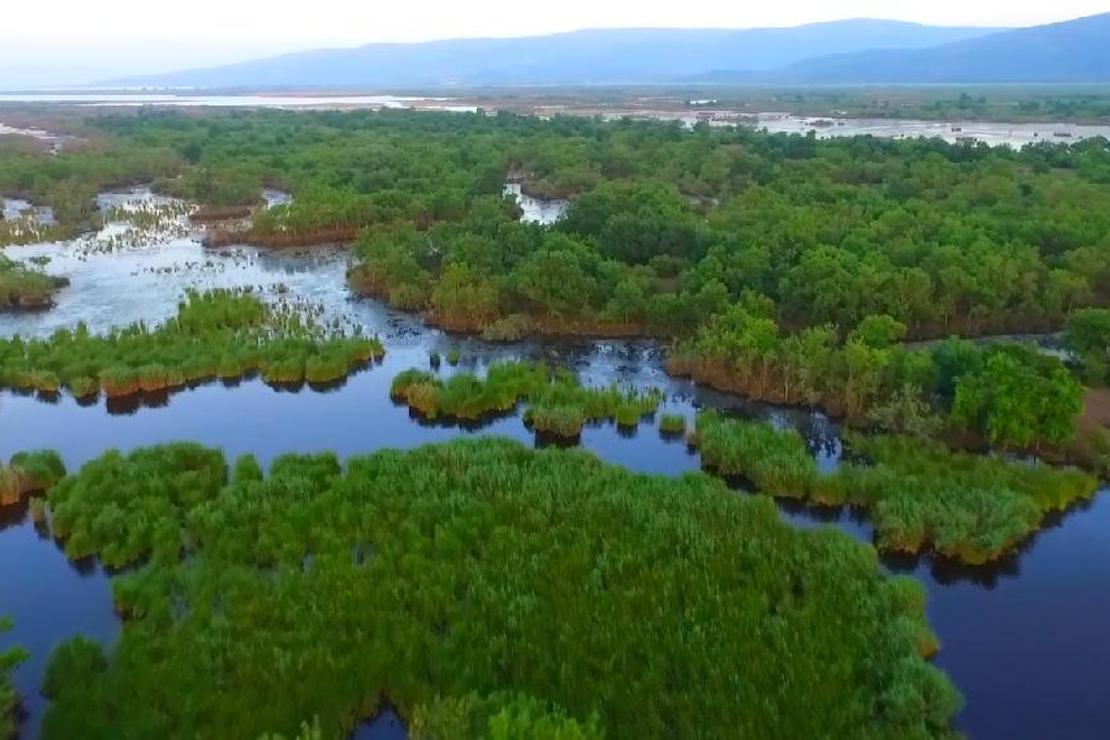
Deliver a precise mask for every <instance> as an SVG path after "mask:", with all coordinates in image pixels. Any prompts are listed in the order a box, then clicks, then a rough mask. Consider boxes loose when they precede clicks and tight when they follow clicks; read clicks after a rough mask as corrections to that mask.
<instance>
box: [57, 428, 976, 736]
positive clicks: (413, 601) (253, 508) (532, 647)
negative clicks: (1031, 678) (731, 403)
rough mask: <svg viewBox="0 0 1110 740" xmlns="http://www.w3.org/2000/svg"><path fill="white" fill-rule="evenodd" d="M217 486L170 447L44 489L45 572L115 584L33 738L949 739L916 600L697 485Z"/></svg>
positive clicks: (294, 464)
mask: <svg viewBox="0 0 1110 740" xmlns="http://www.w3.org/2000/svg"><path fill="white" fill-rule="evenodd" d="M233 467H234V471H233V472H232V473H231V474H230V479H229V480H225V477H226V476H228V473H227V469H228V466H227V464H226V463H225V462H224V460H223V458H222V456H221V455H220V453H218V452H216V451H212V450H206V449H203V448H200V447H197V446H195V445H171V446H165V447H156V448H150V449H146V450H140V451H136V452H133V453H131V454H130V455H126V456H124V455H120V454H119V453H109V454H108V455H106V456H104V457H103V458H101V459H99V460H96V461H94V462H92V463H89V464H88V465H86V466H85V467H84V468H83V469H82V470H81V471H80V472H79V473H77V474H75V475H74V476H72V477H70V478H66V479H64V480H63V481H62V482H61V483H59V484H58V485H56V486H54V487H53V488H52V489H51V491H50V493H49V502H50V506H51V508H52V509H53V512H54V516H53V521H54V523H55V526H60V527H61V528H62V529H61V531H55V535H64V537H65V543H66V548H67V552H69V554H71V555H73V556H78V555H81V554H97V555H99V556H100V557H102V558H104V559H105V560H106V562H111V563H113V564H116V565H122V564H127V563H131V564H134V563H142V565H140V566H138V567H137V568H135V569H133V570H130V571H129V572H127V573H126V574H124V575H119V576H116V577H115V578H114V579H113V593H114V597H115V602H116V605H117V608H118V609H119V611H120V612H121V613H122V614H124V615H125V616H126V621H125V624H124V628H123V631H122V633H121V635H120V637H119V638H118V639H117V640H116V642H115V644H114V645H113V646H112V647H111V648H110V650H109V651H108V652H107V653H103V652H102V650H101V648H100V647H99V646H97V645H96V644H95V643H91V642H89V641H87V640H84V639H83V638H76V639H74V640H72V641H70V642H68V643H64V644H62V645H61V646H60V647H59V648H58V649H57V650H56V652H55V654H54V656H53V659H52V661H51V664H50V667H49V670H48V672H47V681H46V685H45V687H44V689H45V691H46V692H47V694H48V695H49V696H50V697H51V698H52V699H53V703H52V704H51V706H50V708H49V710H48V713H47V715H46V717H45V719H44V722H43V726H42V730H43V736H44V737H45V738H48V739H51V738H69V737H74V736H82V737H106V736H112V737H135V736H139V735H142V736H158V737H197V736H211V735H225V736H228V737H242V738H257V737H259V736H260V735H262V734H263V733H282V734H285V735H286V736H292V735H295V734H296V732H297V730H298V728H300V727H301V726H302V722H303V721H304V720H305V718H306V717H309V718H311V717H315V718H317V719H316V722H317V723H318V728H317V730H318V732H319V735H320V736H323V737H339V736H343V735H345V734H346V733H348V732H349V731H350V730H351V729H352V727H353V726H354V724H356V723H357V722H358V721H359V719H360V718H362V717H366V716H369V715H371V714H373V712H374V711H375V708H376V707H378V706H379V705H380V702H382V701H389V702H390V703H392V704H394V705H395V706H397V707H398V709H399V710H400V711H401V712H402V713H403V714H404V715H406V716H408V717H410V718H412V719H413V731H414V733H415V734H416V736H418V737H459V738H467V737H474V738H477V737H487V736H492V737H532V736H535V733H536V732H538V731H539V730H540V729H542V728H548V729H551V730H552V731H553V732H554V731H555V730H556V729H559V728H562V730H565V734H559V735H558V736H560V737H599V736H600V735H601V734H604V735H605V736H607V737H636V738H639V737H660V736H664V735H674V736H681V737H689V736H696V735H709V736H721V735H740V736H746V737H747V736H750V737H761V736H768V735H776V736H778V735H781V736H785V737H810V736H814V735H830V734H832V735H837V736H839V735H844V736H852V737H891V738H894V737H907V736H917V737H926V736H934V737H935V736H947V735H949V734H950V733H951V722H952V718H953V715H954V713H955V712H956V710H957V709H958V707H959V703H960V700H959V697H958V695H957V694H956V692H955V690H954V689H953V688H952V687H951V685H950V684H949V683H948V681H947V680H946V679H945V678H944V676H943V674H941V673H940V672H939V671H938V670H937V669H935V668H933V667H932V666H930V665H929V664H928V663H927V662H926V661H925V660H924V659H923V657H922V656H923V655H924V654H927V653H929V652H931V651H932V650H933V649H935V644H936V643H935V638H933V637H932V635H931V633H930V632H929V631H928V629H927V627H926V626H925V623H924V611H923V604H924V595H923V591H922V589H921V587H920V586H918V585H917V584H915V583H914V582H913V581H911V580H909V579H906V578H897V577H891V576H889V575H886V574H883V573H882V572H881V571H880V569H879V568H878V564H877V561H876V557H875V554H874V550H873V549H872V548H870V547H867V546H865V545H861V544H859V543H856V542H853V541H852V540H851V539H850V538H848V537H846V536H845V535H843V534H840V533H837V532H835V531H831V530H823V531H801V530H796V529H793V528H791V527H790V526H788V525H787V524H785V523H783V522H782V521H781V520H780V519H779V516H778V512H777V511H776V509H775V507H774V506H773V505H772V504H771V503H770V502H769V501H768V500H766V499H763V498H743V497H736V496H734V495H732V494H731V493H730V492H729V491H728V490H727V489H726V488H725V487H724V486H723V485H722V484H720V483H719V482H717V481H715V480H713V479H712V478H710V477H707V476H704V475H700V474H692V475H687V476H684V477H682V478H679V479H667V478H661V477H649V476H642V475H635V474H632V473H629V472H627V471H625V470H623V469H621V468H618V467H613V466H607V465H603V464H601V463H600V462H599V461H597V460H596V459H595V458H593V457H592V456H590V455H588V454H586V453H583V452H579V451H566V450H546V451H540V452H535V451H532V450H528V449H526V448H524V447H523V446H521V445H518V444H516V443H512V442H508V441H504V440H495V439H486V440H461V441H456V442H452V443H449V444H444V445H440V446H433V447H425V448H421V449H418V450H415V451H411V452H397V451H381V452H378V453H375V454H373V455H370V456H366V457H359V458H355V459H353V460H351V461H350V462H349V463H348V464H347V466H346V468H345V469H344V468H341V466H340V465H339V463H338V462H337V460H336V459H335V457H334V456H332V455H328V454H322V455H312V456H286V457H282V458H279V459H278V460H276V461H275V462H274V464H273V466H272V468H271V470H270V472H269V475H267V476H263V475H262V473H261V470H260V469H259V466H258V465H257V463H255V462H254V461H253V459H251V458H244V459H241V460H240V461H238V462H237V463H236V464H235V465H234V466H233ZM830 615H835V618H830ZM691 625H697V628H696V629H692V628H691ZM568 677H573V680H568ZM183 697H188V701H182V698H183ZM799 703H800V704H801V705H803V706H804V707H805V711H798V707H799ZM752 707H759V708H760V711H758V712H754V711H752ZM495 728H499V729H496V730H495ZM553 736H554V735H553Z"/></svg>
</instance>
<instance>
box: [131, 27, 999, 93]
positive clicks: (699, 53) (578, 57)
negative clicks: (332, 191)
mask: <svg viewBox="0 0 1110 740" xmlns="http://www.w3.org/2000/svg"><path fill="white" fill-rule="evenodd" d="M996 30H997V29H987V28H947V27H936V26H922V25H918V24H915V23H902V22H898V21H883V20H870V19H859V20H845V21H836V22H831V23H815V24H811V25H805V26H797V27H794V28H757V29H748V30H721V29H704V30H680V29H612V30H590V31H576V32H573V33H562V34H555V35H551V36H534V37H524V38H509V39H455V40H446V41H432V42H426V43H417V44H371V45H369V46H363V47H359V48H354V49H321V50H315V51H305V52H298V53H295V54H286V55H282V56H277V57H270V58H266V59H259V60H256V61H251V62H245V63H241V64H233V65H228V66H221V67H213V68H210V69H200V70H188V71H183V72H175V73H171V74H160V75H153V76H145V77H132V78H128V79H122V80H113V81H111V84H115V85H145V86H164V87H202V88H256V89H257V88H279V87H286V88H292V87H301V88H324V87H346V88H365V87H375V88H402V87H446V86H481V85H554V84H575V83H602V84H604V83H608V84H619V83H652V82H668V81H673V80H676V79H679V78H682V77H688V76H692V75H698V74H700V73H704V72H705V71H706V70H712V69H725V70H748V71H752V70H754V71H769V70H777V69H779V68H783V67H786V66H788V65H793V64H796V63H799V62H802V61H803V60H805V59H809V58H812V57H816V56H828V55H837V54H850V53H853V52H861V51H864V50H869V49H921V48H925V47H934V46H937V45H940V44H948V43H951V42H954V41H962V40H966V39H971V38H975V37H978V36H983V35H984V34H988V33H991V32H993V31H996Z"/></svg>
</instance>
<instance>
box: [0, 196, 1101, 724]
mask: <svg viewBox="0 0 1110 740" xmlns="http://www.w3.org/2000/svg"><path fill="white" fill-rule="evenodd" d="M179 205H180V204H176V203H175V202H173V201H171V200H169V199H161V198H159V197H158V196H154V195H152V194H150V193H149V192H147V191H144V190H138V191H133V192H129V193H119V194H106V195H103V196H101V207H102V208H104V209H106V210H107V209H110V208H116V209H122V210H126V209H128V208H131V209H147V210H148V211H149V212H158V213H164V214H165V218H164V219H161V220H158V222H157V225H155V226H151V227H150V228H147V229H144V230H142V231H141V232H136V231H135V230H134V229H133V227H131V226H129V225H128V223H127V222H126V220H125V219H124V220H119V221H115V222H111V223H109V224H107V225H106V226H105V227H104V229H103V230H102V231H101V232H98V233H96V234H90V235H86V236H84V237H82V238H80V239H76V240H73V241H72V242H67V243H63V244H43V245H31V246H26V247H12V248H8V249H7V250H5V253H6V254H8V255H9V256H11V257H13V258H17V259H29V258H31V257H35V256H40V257H49V258H50V263H49V264H48V265H47V267H46V269H47V271H48V272H52V273H56V274H59V275H64V276H66V277H69V278H70V279H71V281H72V285H71V286H70V287H68V288H65V289H63V290H61V291H60V292H59V293H58V295H57V299H56V300H57V306H56V307H55V308H54V309H52V310H50V311H46V312H41V313H5V314H0V336H10V335H13V334H15V333H20V334H23V335H27V336H29V335H36V336H45V335H48V334H49V333H51V332H52V331H53V330H54V329H56V328H58V327H61V326H67V325H72V324H73V323H74V322H76V321H77V320H84V321H86V322H87V323H88V324H89V326H90V328H92V329H93V330H94V331H105V330H107V329H109V328H110V327H112V326H115V325H119V324H121V323H128V322H131V321H136V320H140V319H141V320H145V321H148V322H156V321H160V320H163V319H165V318H166V317H168V316H170V315H172V314H173V313H174V311H175V310H176V306H177V302H178V300H179V298H180V296H181V295H182V293H183V291H184V290H185V289H187V288H190V287H197V288H206V287H233V286H253V287H254V289H255V290H256V291H258V292H259V294H261V295H262V296H263V297H264V298H265V299H266V300H268V301H272V302H275V303H282V302H285V303H296V304H298V305H304V306H310V307H313V310H315V311H318V312H319V315H320V317H321V318H322V320H325V321H328V322H331V323H333V324H334V325H336V326H342V327H346V328H354V327H360V328H361V329H362V330H363V331H365V332H368V333H376V334H378V335H380V336H381V338H382V339H383V341H384V342H385V344H386V349H387V355H386V357H385V359H384V361H383V362H382V363H380V364H377V365H374V366H371V367H369V368H367V369H365V370H362V371H360V372H358V373H357V374H355V375H353V376H352V377H350V378H348V379H347V380H346V381H345V382H343V383H342V384H340V385H339V387H337V388H333V389H330V390H328V391H327V392H317V391H315V390H312V389H308V388H306V389H304V390H301V391H299V392H293V391H288V390H275V389H273V388H271V387H269V386H267V385H266V384H265V383H263V382H262V381H261V380H259V379H257V378H255V379H247V380H243V381H241V382H238V383H234V384H224V383H219V382H215V383H208V384H204V385H199V386H196V387H194V388H190V389H185V390H182V391H180V392H176V393H170V394H157V395H151V396H145V397H132V398H129V399H123V400H113V401H111V402H109V401H106V400H105V399H103V398H102V399H100V400H99V401H98V402H96V403H94V404H92V405H81V404H79V403H77V401H75V400H74V399H72V398H70V397H68V396H64V395H63V396H61V397H59V398H40V397H38V396H34V395H21V394H16V393H12V392H9V391H4V392H0V456H2V457H3V458H5V459H6V458H7V457H8V456H10V455H11V454H12V453H13V452H15V451H17V450H20V449H36V448H43V447H47V448H53V449H56V450H58V451H59V453H61V455H62V456H63V457H64V459H65V461H66V464H67V465H68V466H69V467H70V468H71V469H73V468H76V467H77V466H79V465H80V464H81V463H82V462H84V461H86V460H89V459H90V458H92V457H95V456H97V455H99V454H101V453H102V452H103V451H105V450H106V449H108V448H111V447H117V448H120V449H124V450H127V449H131V448H134V447H138V446H144V445H150V444H156V443H159V442H165V441H171V440H178V439H191V440H196V441H198V442H201V443H204V444H207V445H212V446H218V447H221V448H222V449H223V450H224V451H225V453H226V454H227V455H228V456H229V457H234V456H236V455H239V454H241V453H246V452H251V453H254V454H256V455H257V456H258V457H259V459H260V461H261V462H262V463H263V464H264V465H265V464H268V463H269V462H270V461H271V460H273V458H274V457H276V456H277V455H279V454H281V453H284V452H291V451H297V452H313V451H322V450H334V451H336V452H337V453H338V454H339V455H340V456H341V457H350V456H353V455H360V454H364V453H367V452H370V451H373V450H376V449H380V448H383V447H400V448H410V447H414V446H418V445H421V444H426V443H432V442H439V441H443V440H447V439H450V438H453V437H456V436H459V435H500V436H505V437H509V438H513V439H516V440H519V441H521V442H523V443H525V444H529V445H538V444H542V441H540V440H537V439H536V438H535V436H534V435H533V434H532V432H530V431H529V430H528V429H527V428H526V427H525V425H524V423H523V421H522V419H521V417H520V414H519V413H518V412H513V413H510V414H506V415H503V416H500V417H498V418H495V419H493V420H490V421H489V422H488V423H486V424H484V425H482V426H480V427H477V428H468V429H461V428H458V427H456V426H452V425H436V424H427V423H423V422H421V421H419V420H416V419H414V418H412V416H411V415H410V413H409V411H408V409H406V408H404V407H401V406H397V405H395V404H394V403H393V402H392V401H391V400H390V399H389V385H390V382H391V380H392V378H393V376H394V375H395V374H396V373H398V372H400V371H401V370H404V369H407V368H409V367H414V366H418V367H427V365H428V355H429V353H430V352H432V351H436V352H439V353H441V354H446V352H447V351H448V350H449V349H452V348H457V349H458V350H459V351H460V354H461V357H462V361H461V363H460V365H459V367H458V368H451V367H448V366H447V365H446V363H445V364H444V366H443V368H442V369H441V373H442V374H444V375H448V374H450V373H452V372H458V371H460V370H477V371H481V370H482V369H483V368H484V367H486V366H488V364H489V363H491V362H494V361H496V360H499V359H504V358H509V357H527V358H535V359H542V360H545V361H547V362H549V363H552V364H556V365H560V366H565V367H568V368H571V369H573V370H575V371H576V372H578V373H579V375H580V376H581V377H582V378H583V380H584V382H586V383H588V384H598V385H600V384H609V383H613V382H616V383H622V384H629V385H635V386H638V387H646V386H656V387H659V388H661V389H662V390H663V391H664V392H665V393H666V396H667V399H666V402H665V404H664V406H663V408H662V409H661V410H660V412H662V411H668V412H678V413H683V414H685V415H686V416H687V417H688V418H689V419H692V418H693V415H694V414H695V413H696V411H697V409H699V408H706V407H714V408H721V409H724V410H726V411H727V412H729V413H735V414H740V415H744V416H747V417H753V418H764V419H769V420H771V421H773V422H774V423H775V424H778V425H781V426H787V425H789V426H793V427H796V428H798V429H799V430H800V432H801V433H802V435H803V436H804V437H805V439H806V440H807V443H808V445H809V448H810V450H811V452H812V454H813V455H814V456H815V457H816V458H817V459H818V460H819V462H820V465H821V467H823V468H826V469H828V468H831V467H834V466H835V465H836V464H837V461H838V459H839V455H840V449H841V446H840V438H839V427H838V425H837V424H836V423H835V422H833V421H830V420H829V419H827V418H826V417H825V416H823V415H821V414H818V413H811V412H808V411H803V410H796V409H783V408H777V407H774V406H770V405H766V404H755V403H749V402H746V401H744V400H742V399H739V398H736V397H733V396H729V395H726V394H721V393H716V392H713V391H709V390H706V389H703V388H699V387H697V386H695V385H694V384H692V383H690V382H688V381H685V380H678V379H673V378H669V377H668V376H667V375H666V373H665V372H664V370H663V359H664V351H663V348H662V347H660V346H659V345H658V344H656V343H654V342H651V341H585V340H583V341H575V342H561V341H540V340H536V341H528V342H522V343H518V344H514V345H509V346H502V345H491V344H487V343H484V342H481V341H478V340H475V339H471V338H461V337H454V336H451V335H448V334H445V333H443V332H441V331H438V330H435V329H430V328H427V327H425V326H423V325H422V324H421V323H420V322H419V321H418V320H417V319H416V318H414V317H412V316H410V315H407V314H403V313H399V312H396V311H392V310H390V309H388V308H386V307H384V306H383V305H381V304H380V303H378V302H376V301H372V300H366V299H358V298H352V297H351V296H350V295H349V294H348V292H347V290H346V288H345V287H344V282H343V277H344V272H345V270H346V265H347V260H348V254H347V252H346V251H345V250H343V249H341V248H326V249H313V250H307V251H302V252H272V251H267V250H259V249H255V248H251V247H245V246H239V247H229V248H226V249H220V250H205V249H204V248H203V247H202V246H201V245H200V242H199V240H198V238H197V237H198V235H197V233H196V232H195V231H194V230H192V229H191V228H190V227H188V225H187V221H185V218H184V215H182V211H181V209H180V207H179ZM522 205H523V204H522ZM159 209H161V210H159ZM525 213H526V215H527V213H528V210H527V209H525ZM657 418H658V415H657ZM259 430H265V433H264V434H260V433H259ZM581 444H582V446H583V447H585V448H587V449H589V450H591V451H593V452H594V453H595V454H597V455H598V456H599V457H601V458H602V459H604V460H607V461H610V462H613V463H616V464H620V465H624V466H627V467H629V468H631V469H634V470H637V471H641V472H646V473H655V474H662V475H677V474H680V473H683V472H686V471H693V470H697V469H699V467H700V463H699V458H698V456H697V454H696V453H694V452H692V451H691V450H689V449H688V448H687V446H686V445H685V443H684V442H683V441H681V440H677V441H676V440H667V439H664V438H663V437H662V436H661V435H660V434H659V430H658V426H657V423H656V421H651V422H644V423H641V424H640V425H639V427H638V428H637V429H636V431H635V432H627V431H622V430H620V429H618V428H617V427H616V426H614V425H611V424H600V425H593V426H590V427H587V429H586V430H585V431H584V432H583V434H582V439H581ZM1107 493H1108V491H1106V490H1104V491H1102V492H1101V494H1100V495H1098V496H1096V498H1095V499H1094V500H1093V501H1092V502H1090V503H1087V504H1084V505H1083V506H1080V507H1077V508H1076V509H1074V510H1072V511H1070V512H1068V513H1066V514H1064V515H1062V516H1059V517H1058V518H1057V519H1055V520H1054V521H1053V522H1051V524H1050V526H1048V527H1046V529H1045V530H1044V531H1042V532H1041V533H1040V534H1038V535H1037V536H1036V537H1035V538H1033V539H1032V540H1031V541H1030V542H1029V543H1027V544H1026V545H1025V546H1024V547H1023V548H1022V549H1021V550H1020V551H1019V552H1017V553H1015V554H1014V555H1013V556H1012V557H1010V558H1008V559H1007V560H1005V561H1004V562H1002V563H999V564H996V565H993V566H990V567H984V568H963V567H956V566H954V565H952V564H951V563H945V562H938V561H936V560H934V559H932V558H930V557H923V558H913V559H905V558H884V560H883V563H884V566H885V567H886V568H889V569H890V570H892V571H895V572H900V573H907V574H910V575H912V576H913V577H914V578H916V579H918V580H919V581H920V582H921V583H923V584H924V586H925V588H926V589H927V591H928V594H929V600H928V615H929V620H930V623H931V625H932V626H933V628H934V629H935V630H936V632H937V633H938V635H939V637H940V639H941V643H942V648H941V652H940V654H939V656H938V658H937V663H938V665H939V666H941V667H942V668H943V669H944V670H945V671H947V672H948V674H949V675H950V676H951V677H952V680H953V681H954V683H955V684H956V685H957V686H958V687H959V688H960V690H961V691H963V693H964V695H965V697H966V699H967V707H966V709H965V710H964V712H963V713H962V714H961V715H960V718H959V726H960V728H961V729H962V730H964V731H966V732H967V733H969V734H970V735H971V736H973V737H976V738H1014V737H1055V736H1060V737H1068V738H1087V737H1089V738H1104V737H1106V736H1107V734H1108V729H1110V702H1107V701H1106V696H1107V695H1108V694H1110V675H1108V673H1107V671H1106V670H1105V666H1108V665H1110V639H1108V638H1107V636H1106V629H1107V626H1108V625H1110V573H1108V572H1107V569H1106V568H1105V567H1104V564H1105V563H1107V562H1110V496H1108V495H1107ZM736 495H749V494H747V493H744V492H742V491H737V494H736ZM780 510H781V512H782V515H783V517H784V518H785V519H786V520H787V521H790V522H791V523H793V524H795V525H797V526H802V527H813V526H835V527H837V528H839V529H841V530H842V531H844V532H846V533H847V534H849V535H850V536H853V537H856V538H859V539H862V540H865V541H870V540H871V536H872V532H871V528H870V526H869V524H868V522H867V519H866V518H865V517H863V516H861V515H860V514H859V513H858V512H854V511H852V510H833V511H829V510H816V509H810V508H806V507H799V506H797V505H788V504H782V505H781V506H780ZM0 614H10V615H11V616H13V617H14V619H15V622H16V624H15V629H14V630H13V631H12V632H11V633H9V634H7V635H5V636H3V638H0V644H3V645H9V644H14V643H19V644H22V645H23V646H24V647H26V648H27V649H29V650H30V651H31V653H32V658H31V660H30V661H28V662H27V663H26V664H25V665H23V666H22V667H21V668H20V669H19V670H18V671H17V672H16V675H15V679H16V684H17V687H18V688H19V690H20V691H21V693H22V694H23V696H24V697H25V701H24V703H25V707H26V708H27V709H28V710H29V716H28V718H27V721H26V722H25V724H24V725H23V727H22V733H23V736H25V737H36V736H37V734H38V727H39V722H40V721H41V717H42V713H43V711H44V709H45V707H46V702H45V700H44V699H43V698H42V697H41V696H39V695H38V687H39V684H40V682H41V679H42V675H43V669H44V665H45V662H46V659H47V657H48V655H49V651H50V650H51V648H52V646H54V645H56V644H57V643H58V642H60V641H62V640H64V639H66V638H68V637H70V636H72V635H73V634H77V633H80V634H85V635H88V636H89V637H92V638H95V639H98V640H101V641H105V642H108V641H110V640H111V639H112V638H113V636H114V635H115V634H116V633H117V631H118V629H119V622H118V621H117V619H116V618H115V616H114V614H113V610H112V599H111V592H110V585H109V580H108V575H107V574H106V573H105V572H104V571H103V569H102V568H100V567H99V566H98V565H97V564H96V563H95V562H84V563H79V564H71V563H69V562H68V561H67V560H66V559H65V558H64V556H63V555H62V553H61V552H60V551H59V549H58V548H57V546H56V545H55V544H54V543H53V542H52V541H51V540H50V539H49V538H47V537H45V536H44V535H43V533H41V532H40V531H39V530H38V529H36V527H35V525H34V524H33V523H32V522H31V521H30V520H29V513H28V511H27V509H26V506H22V507H20V506H16V507H7V508H5V509H0ZM394 720H395V718H394V717H392V716H391V715H389V713H386V714H385V715H383V719H382V720H381V722H382V723H384V724H382V725H381V726H379V727H378V730H380V731H381V732H382V733H385V734H381V735H373V734H371V735H366V736H368V737H395V736H396V733H395V731H396V729H397V728H396V726H395V724H396V723H395V721H394ZM372 729H373V728H372V727H368V728H366V729H365V732H371V730H372ZM391 733H392V734H391Z"/></svg>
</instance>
